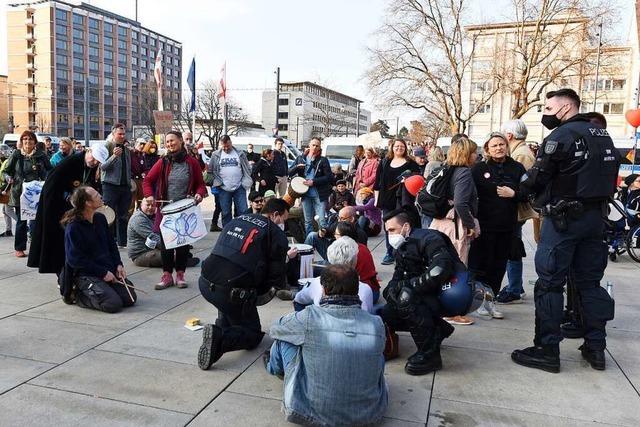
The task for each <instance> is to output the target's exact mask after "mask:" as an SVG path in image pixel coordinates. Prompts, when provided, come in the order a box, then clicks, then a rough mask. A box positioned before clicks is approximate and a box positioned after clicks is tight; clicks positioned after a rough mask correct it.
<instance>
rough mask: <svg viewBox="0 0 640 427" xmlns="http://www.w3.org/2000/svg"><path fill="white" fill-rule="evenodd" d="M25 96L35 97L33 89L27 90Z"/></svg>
mask: <svg viewBox="0 0 640 427" xmlns="http://www.w3.org/2000/svg"><path fill="white" fill-rule="evenodd" d="M27 96H28V97H29V98H30V99H33V98H35V97H36V93H35V92H34V91H31V90H30V91H29V92H27Z"/></svg>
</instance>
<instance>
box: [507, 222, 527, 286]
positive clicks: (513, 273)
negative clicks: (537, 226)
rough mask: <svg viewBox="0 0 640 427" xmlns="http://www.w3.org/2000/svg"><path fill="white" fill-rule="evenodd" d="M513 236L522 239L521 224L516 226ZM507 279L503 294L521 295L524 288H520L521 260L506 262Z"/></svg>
mask: <svg viewBox="0 0 640 427" xmlns="http://www.w3.org/2000/svg"><path fill="white" fill-rule="evenodd" d="M514 234H515V236H516V237H518V238H522V224H518V226H516V230H515V232H514ZM507 277H508V279H509V283H508V284H507V286H506V287H505V288H504V292H506V293H508V294H513V295H518V296H519V295H520V294H523V293H524V288H523V287H522V258H520V259H519V260H517V261H512V260H509V261H507Z"/></svg>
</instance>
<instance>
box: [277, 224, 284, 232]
mask: <svg viewBox="0 0 640 427" xmlns="http://www.w3.org/2000/svg"><path fill="white" fill-rule="evenodd" d="M278 227H280V230H282V231H284V223H283V224H278Z"/></svg>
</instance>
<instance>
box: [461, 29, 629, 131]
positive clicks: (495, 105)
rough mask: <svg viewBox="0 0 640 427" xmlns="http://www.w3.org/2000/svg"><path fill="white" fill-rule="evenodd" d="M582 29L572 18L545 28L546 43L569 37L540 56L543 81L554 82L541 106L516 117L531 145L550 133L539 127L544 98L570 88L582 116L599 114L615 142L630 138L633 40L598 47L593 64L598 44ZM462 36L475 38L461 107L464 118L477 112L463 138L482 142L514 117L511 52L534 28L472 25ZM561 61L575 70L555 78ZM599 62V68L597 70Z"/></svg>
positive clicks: (514, 64)
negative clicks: (579, 102)
mask: <svg viewBox="0 0 640 427" xmlns="http://www.w3.org/2000/svg"><path fill="white" fill-rule="evenodd" d="M586 25H587V21H586V20H584V19H578V18H576V19H571V20H560V21H559V22H558V24H556V25H554V24H551V25H548V26H547V28H546V31H547V33H548V34H546V35H545V37H548V38H549V39H551V40H553V39H554V38H556V37H558V36H559V34H564V33H565V32H566V33H567V34H568V35H567V36H566V37H562V38H561V39H562V42H561V43H562V44H561V45H560V46H558V47H557V48H555V49H553V50H551V51H550V52H542V55H541V56H542V57H543V59H542V60H541V62H540V65H539V67H540V69H545V70H548V72H547V75H549V74H551V75H553V76H554V77H553V78H552V79H551V80H552V83H551V84H550V85H548V86H546V87H545V88H544V89H543V90H542V92H541V94H540V95H541V96H540V100H539V101H537V102H535V103H533V104H531V106H532V108H530V109H529V110H528V111H527V112H526V113H525V114H524V115H522V117H520V118H521V119H522V120H524V121H525V123H526V125H527V128H528V130H529V137H528V139H529V140H531V141H541V140H542V139H543V138H544V137H545V136H546V135H547V134H548V133H549V131H548V130H546V129H545V128H544V127H543V126H542V124H541V123H540V119H541V115H542V108H543V105H544V102H545V96H544V95H545V93H547V92H549V91H552V90H556V89H559V88H562V87H569V88H572V89H574V90H575V91H576V92H577V93H578V95H579V96H580V98H581V100H582V106H581V112H588V111H597V112H600V113H603V114H604V115H605V116H606V118H607V121H608V130H609V133H610V134H611V135H612V137H613V138H614V139H617V140H623V139H629V138H631V137H632V136H633V129H631V127H630V126H628V125H627V124H626V121H625V118H624V113H625V111H627V110H628V109H630V108H635V106H636V88H637V85H638V78H637V75H638V74H637V63H638V62H639V59H638V49H637V40H636V42H635V43H634V40H633V38H630V40H629V45H628V46H603V47H602V48H601V49H600V60H599V61H598V49H597V40H595V43H594V40H589V38H588V33H587V31H586V30H587V29H586ZM466 30H467V31H468V32H470V33H471V34H472V35H473V36H475V37H477V38H476V49H475V51H474V55H473V58H472V61H471V65H472V66H471V70H470V72H469V74H468V78H467V79H466V81H465V86H464V87H465V92H464V93H463V107H464V108H465V111H467V112H476V113H475V114H474V115H473V116H472V117H471V119H470V120H469V122H468V125H467V133H468V134H469V135H470V136H471V137H472V138H475V139H478V140H482V138H484V137H485V136H486V135H488V134H489V133H490V132H492V131H497V130H499V129H500V126H501V124H502V123H505V122H506V121H509V120H511V118H512V117H514V113H515V111H516V110H517V102H516V99H515V94H514V87H513V86H510V85H509V79H510V78H512V77H511V76H512V73H513V70H514V69H515V68H516V67H517V61H519V56H518V53H517V49H514V48H513V46H514V45H515V43H516V38H517V37H522V36H523V35H524V37H526V36H527V34H528V31H533V23H532V29H531V30H529V29H528V28H527V25H526V24H524V25H523V24H522V23H498V24H489V25H477V26H469V27H467V28H466ZM634 31H635V29H634ZM576 59H580V60H579V61H576ZM565 61H573V62H575V65H572V66H570V67H569V68H567V69H566V71H563V72H562V73H560V74H558V73H557V71H556V70H558V69H560V68H563V67H565V65H564V64H565ZM598 62H599V64H600V65H599V66H596V64H598ZM567 63H568V62H567ZM596 68H597V69H598V78H597V83H596ZM535 73H536V71H535V70H534V75H535ZM538 74H540V76H537V78H538V79H540V80H544V79H545V77H543V76H542V73H540V72H538ZM544 81H547V80H544ZM535 84H536V79H532V80H531V81H530V82H529V85H530V87H535V86H534V85H535ZM538 85H539V83H538ZM538 87H539V86H538ZM596 87H597V91H596V90H595V89H596ZM494 88H495V89H497V91H494ZM493 92H495V93H493ZM596 92H597V94H596ZM487 93H489V94H490V96H489V97H487V96H486V94H487ZM594 97H597V98H594ZM594 99H595V103H594Z"/></svg>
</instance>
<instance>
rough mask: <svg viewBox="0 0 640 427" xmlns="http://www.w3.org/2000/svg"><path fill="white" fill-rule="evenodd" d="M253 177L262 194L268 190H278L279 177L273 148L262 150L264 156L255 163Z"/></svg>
mask: <svg viewBox="0 0 640 427" xmlns="http://www.w3.org/2000/svg"><path fill="white" fill-rule="evenodd" d="M251 177H252V178H253V182H257V183H258V193H260V195H261V196H264V193H265V192H266V191H267V190H271V191H274V192H275V191H276V184H277V183H278V178H277V177H276V171H275V168H274V165H273V150H272V149H271V148H265V149H264V150H263V151H262V158H261V159H260V160H258V161H257V162H256V164H255V165H253V171H252V172H251Z"/></svg>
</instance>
